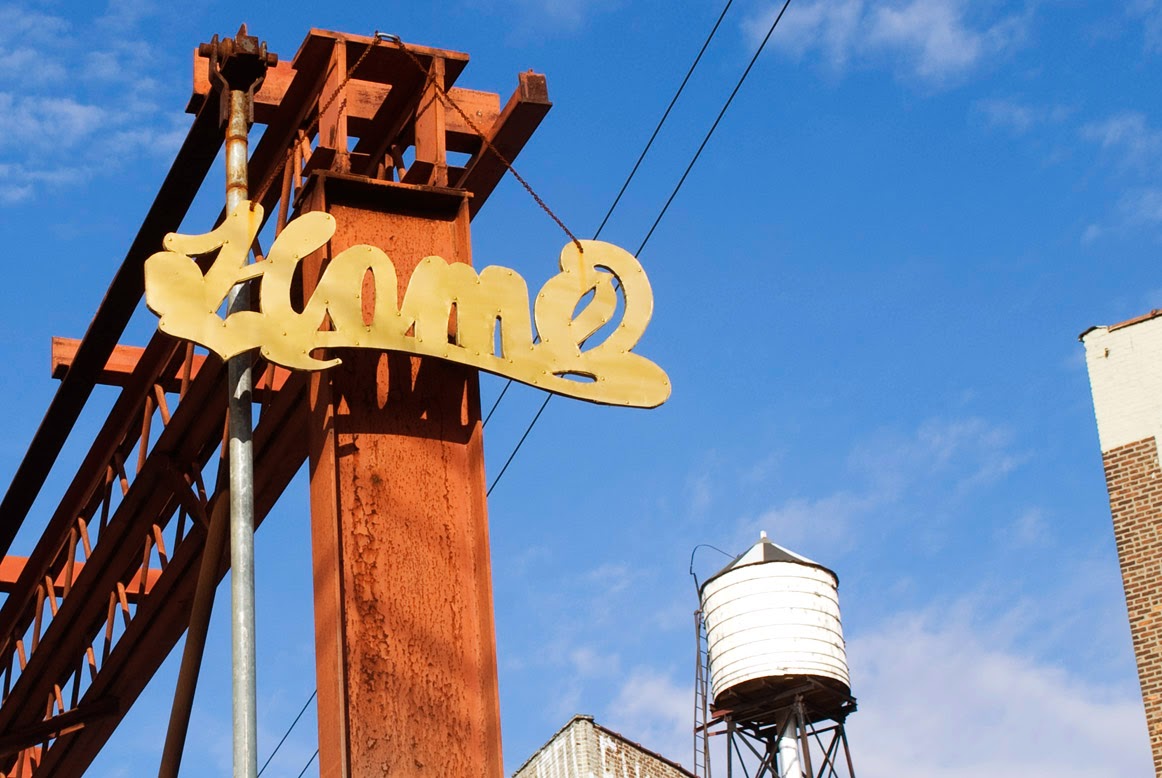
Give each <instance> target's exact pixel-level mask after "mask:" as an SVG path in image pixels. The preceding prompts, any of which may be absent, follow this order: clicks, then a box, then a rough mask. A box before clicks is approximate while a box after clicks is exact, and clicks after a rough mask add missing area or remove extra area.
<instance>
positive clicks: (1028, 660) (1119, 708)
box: [848, 613, 1152, 778]
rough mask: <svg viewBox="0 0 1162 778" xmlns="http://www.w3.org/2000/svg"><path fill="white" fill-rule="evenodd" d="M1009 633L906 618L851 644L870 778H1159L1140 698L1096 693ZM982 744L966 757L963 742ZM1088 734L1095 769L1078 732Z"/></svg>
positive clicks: (861, 758) (853, 730) (859, 739)
mask: <svg viewBox="0 0 1162 778" xmlns="http://www.w3.org/2000/svg"><path fill="white" fill-rule="evenodd" d="M1007 633H1008V628H1007V626H1006V625H1004V624H1003V622H987V621H985V622H983V623H982V622H981V621H980V620H975V621H973V620H970V619H966V618H963V614H954V615H952V616H938V615H935V614H933V613H911V614H902V615H899V616H896V617H894V618H892V619H890V620H888V621H886V622H884V623H882V624H880V625H879V626H877V627H876V628H875V629H874V630H872V631H869V632H867V633H865V634H863V635H859V636H856V637H854V638H852V639H850V640H849V642H848V657H849V659H850V661H851V665H852V668H851V670H852V672H851V676H852V686H853V689H854V691H855V694H856V696H857V697H858V698H859V701H860V710H859V712H858V713H857V714H856V715H855V716H853V717H852V718H851V720H850V724H849V735H850V739H851V746H852V749H853V752H854V755H855V759H856V763H857V764H858V765H859V766H860V774H861V775H866V776H870V778H876V777H877V776H892V778H912V776H916V778H919V777H920V776H923V777H924V778H968V776H980V775H988V776H993V777H994V778H1017V777H1018V776H1020V777H1022V778H1024V776H1030V775H1053V776H1059V777H1060V778H1072V777H1073V776H1077V777H1078V778H1080V777H1081V776H1087V775H1092V774H1093V770H1094V765H1101V771H1102V772H1106V773H1108V774H1110V775H1149V774H1151V771H1152V768H1151V766H1150V752H1149V748H1148V742H1149V741H1148V739H1147V737H1146V726H1145V716H1144V713H1143V709H1142V703H1141V699H1140V698H1139V697H1138V694H1137V690H1136V689H1135V688H1109V687H1104V686H1101V685H1097V684H1093V683H1091V682H1088V681H1086V680H1084V679H1082V678H1079V677H1077V676H1076V675H1073V674H1071V673H1069V672H1067V671H1065V670H1064V669H1062V668H1060V667H1057V666H1054V665H1053V664H1052V663H1051V662H1047V661H1044V660H1042V659H1039V658H1037V657H1035V656H1031V655H1028V654H1025V653H1023V652H1022V651H1020V650H1018V649H1016V648H1014V647H1013V646H1012V645H1011V644H1010V642H1009V639H1008V634H1007ZM970 731H971V732H972V733H973V737H972V740H973V742H974V743H986V744H987V747H985V748H973V747H966V745H965V741H964V737H963V735H964V733H965V732H970ZM1077 732H1085V733H1086V743H1087V749H1092V750H1088V751H1087V756H1086V759H1084V760H1078V759H1077V758H1076V753H1075V748H1074V744H1075V742H1076V733H1077Z"/></svg>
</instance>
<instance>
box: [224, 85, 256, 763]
mask: <svg viewBox="0 0 1162 778" xmlns="http://www.w3.org/2000/svg"><path fill="white" fill-rule="evenodd" d="M251 99H253V98H252V97H251V95H250V93H249V92H248V91H245V90H242V89H231V90H230V120H229V125H228V127H227V130H226V211H227V212H228V213H229V212H232V211H234V210H235V209H237V208H239V207H240V206H241V205H242V203H243V201H244V200H246V195H247V185H248V181H247V175H248V169H247V160H246V155H247V145H248V143H247V141H248V136H249V132H250V101H251ZM227 306H228V310H229V311H230V313H234V312H235V311H244V310H248V309H249V308H250V291H249V289H248V288H247V287H246V285H245V284H242V285H239V286H236V287H235V288H234V289H232V290H231V291H230V295H229V297H228V298H227ZM226 369H227V386H228V387H229V391H230V413H229V433H230V442H229V446H228V450H229V453H230V567H231V573H230V604H231V611H232V617H231V630H230V634H231V657H232V659H233V711H234V715H233V719H234V778H255V776H256V775H257V774H258V742H257V741H258V716H257V712H256V710H255V708H256V699H255V698H256V684H255V636H254V450H253V443H252V440H251V438H252V436H253V418H252V416H251V413H252V410H253V406H252V402H251V394H252V388H253V387H252V376H251V358H250V356H249V355H248V354H240V355H238V356H236V357H233V358H232V359H230V361H229V362H228V363H227V365H226Z"/></svg>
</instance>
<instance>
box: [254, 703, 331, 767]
mask: <svg viewBox="0 0 1162 778" xmlns="http://www.w3.org/2000/svg"><path fill="white" fill-rule="evenodd" d="M318 693H319V690H318V688H316V689H315V690H314V691H313V692H311V696H310V697H308V698H307V701H306V702H304V703H303V708H302V710H300V711H299V715H297V716H295V720H294V721H292V722H291V725H290V726H289V727H287V729H286V732H284V733H283V736H282V740H280V741H278V745H277V746H275V747H274V750H273V751H271V752H270V756H268V757H266V761H265V762H263V763H262V769H261V770H259V771H258V776H259V777H261V775H262V774H263V773H264V772H265V771H266V767H267V765H269V764H270V760H271V759H274V755H275V754H277V753H278V750H279V749H280V748H282V744H283V743H285V742H286V739H287V738H288V737H290V733H291V731H292V730H293V729H294V728H295V724H298V723H299V719H301V718H302V717H303V714H304V713H306V712H307V708H308V707H309V706H310V704H311V700H313V699H315V695H317V694H318ZM311 758H312V759H314V757H311ZM307 764H308V765H310V762H308V763H307Z"/></svg>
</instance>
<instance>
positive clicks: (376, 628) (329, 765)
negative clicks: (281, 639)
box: [308, 179, 502, 778]
mask: <svg viewBox="0 0 1162 778" xmlns="http://www.w3.org/2000/svg"><path fill="white" fill-rule="evenodd" d="M347 186H348V187H350V186H351V184H350V182H347ZM341 193H342V188H341V187H336V188H335V189H334V190H329V189H327V187H326V179H323V184H322V185H321V186H317V187H316V188H315V189H314V190H313V192H312V193H311V194H312V198H311V202H312V203H313V204H314V205H316V206H320V207H322V206H323V205H324V203H325V207H326V210H327V211H328V212H329V213H331V214H332V215H333V216H334V217H335V218H336V221H337V222H338V224H339V225H340V226H339V230H338V231H337V232H336V234H335V237H334V238H333V240H332V250H333V251H342V250H343V249H344V248H347V247H349V246H351V245H354V244H357V243H370V244H373V245H377V246H380V247H382V248H383V250H385V251H387V252H389V253H390V255H391V256H392V257H393V258H394V259H395V261H396V265H397V270H398V273H399V279H400V286H399V289H398V292H399V295H400V297H402V294H403V291H404V285H406V283H407V281H408V279H409V277H410V275H411V272H412V270H414V268H415V267H416V266H417V265H418V264H419V263H420V261H421V260H422V259H423V258H424V257H425V256H428V255H430V254H440V255H441V256H444V257H446V258H447V259H449V260H450V261H453V262H463V263H466V264H467V263H469V262H470V250H469V242H468V205H467V203H468V199H467V198H464V197H462V198H460V200H459V203H457V204H452V205H453V207H449V204H448V203H442V204H436V203H434V202H432V201H429V203H428V207H420V206H413V207H412V208H407V209H404V208H398V207H395V206H385V208H384V210H373V209H369V208H368V207H367V203H366V197H364V198H363V201H362V202H360V203H359V204H358V205H352V204H351V202H352V201H351V200H349V199H345V198H343V197H342V196H341ZM317 268H318V265H317V257H316V259H315V267H314V271H315V272H317ZM308 272H309V273H312V271H311V270H308ZM313 275H314V273H312V277H313ZM477 381H478V379H477V375H476V372H475V371H474V370H472V369H469V368H465V367H462V366H460V365H455V364H450V363H448V362H444V361H441V360H436V359H430V358H416V357H409V356H407V355H403V354H373V353H366V352H362V353H361V352H348V353H347V354H344V362H343V364H342V365H340V366H339V367H337V368H334V369H333V370H331V371H328V372H325V373H317V374H314V375H313V376H312V383H311V394H310V403H311V419H312V421H311V508H312V535H313V543H314V555H315V570H314V574H315V585H316V619H315V625H316V626H315V629H316V652H317V659H316V662H317V665H318V676H319V698H318V699H319V703H318V704H319V743H320V766H321V775H322V776H326V777H327V778H334V777H337V776H357V775H433V776H437V775H438V776H445V775H456V776H487V777H488V778H498V777H499V776H500V775H501V773H502V763H501V754H500V711H499V697H498V693H497V680H496V653H495V652H496V649H495V636H494V629H493V617H492V582H491V575H490V563H489V550H488V524H487V510H486V506H485V496H484V490H485V482H484V461H483V450H482V438H481V426H480V405H479V393H478V384H477Z"/></svg>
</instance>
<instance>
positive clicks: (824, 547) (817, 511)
mask: <svg viewBox="0 0 1162 778" xmlns="http://www.w3.org/2000/svg"><path fill="white" fill-rule="evenodd" d="M882 501H883V497H882V496H881V495H879V494H864V495H856V494H850V493H847V492H837V493H835V494H830V495H827V496H824V497H821V498H818V499H804V498H792V499H789V500H787V501H785V502H783V503H782V504H780V505H778V506H775V507H773V508H771V509H770V510H767V511H764V512H763V513H762V514H760V515H759V516H758V517H757V518H755V519H753V520H751V521H749V522H747V523H746V526H745V527H744V528H743V530H742V531H741V533H740V535H741V537H739V542H738V543H736V544H735V545H736V546H738V547H746V546H748V545H750V544H752V543H755V542H757V541H758V539H759V531H760V530H765V531H766V532H767V533H769V534H770V536H771V539H772V540H774V541H775V542H776V543H779V544H780V545H784V546H787V547H788V548H791V549H795V550H799V549H809V550H810V553H812V554H820V553H821V552H825V553H826V555H827V556H831V555H838V554H841V553H843V552H846V551H850V550H851V549H852V548H854V547H855V544H856V541H857V538H858V533H857V532H856V525H857V524H858V522H859V521H860V520H861V519H862V518H864V517H865V516H867V514H868V513H869V512H871V511H872V510H873V509H874V508H875V507H876V506H878V505H879V504H881V502H882ZM821 555H822V554H821Z"/></svg>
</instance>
